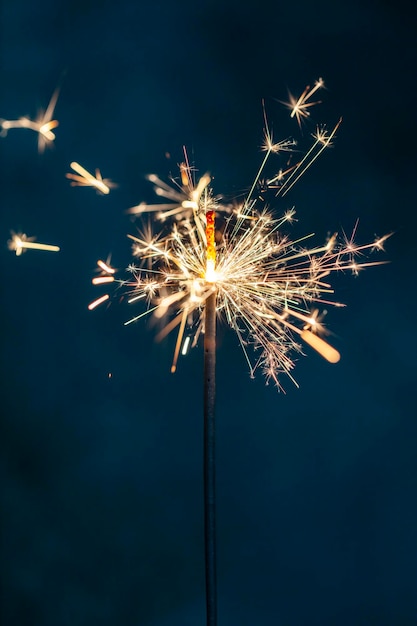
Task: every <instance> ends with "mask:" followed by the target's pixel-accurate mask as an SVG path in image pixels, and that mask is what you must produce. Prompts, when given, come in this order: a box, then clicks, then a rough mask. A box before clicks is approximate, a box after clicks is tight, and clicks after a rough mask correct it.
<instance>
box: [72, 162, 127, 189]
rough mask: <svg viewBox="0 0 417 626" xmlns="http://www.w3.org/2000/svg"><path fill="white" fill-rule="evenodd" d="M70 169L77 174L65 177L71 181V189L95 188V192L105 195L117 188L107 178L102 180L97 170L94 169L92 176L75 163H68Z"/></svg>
mask: <svg viewBox="0 0 417 626" xmlns="http://www.w3.org/2000/svg"><path fill="white" fill-rule="evenodd" d="M70 167H71V168H72V169H73V170H74V172H77V174H72V173H68V174H65V176H66V177H67V178H69V179H70V180H71V186H73V187H95V189H97V191H99V192H100V193H102V194H105V195H107V194H109V193H110V189H112V188H114V187H116V186H117V185H116V184H115V183H113V182H112V181H111V180H109V179H108V178H104V179H103V178H102V176H101V173H100V170H99V169H96V175H95V176H93V174H90V172H88V171H87V170H86V169H85V168H84V167H82V166H81V165H80V164H79V163H77V162H76V161H73V162H72V163H70Z"/></svg>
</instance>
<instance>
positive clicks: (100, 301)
mask: <svg viewBox="0 0 417 626" xmlns="http://www.w3.org/2000/svg"><path fill="white" fill-rule="evenodd" d="M109 298H110V296H109V294H108V293H106V294H104V296H101V297H100V298H97V300H94V301H93V302H90V304H89V305H88V307H87V308H88V310H89V311H92V310H93V309H95V308H96V307H97V306H99V305H100V304H103V302H106V300H108V299H109Z"/></svg>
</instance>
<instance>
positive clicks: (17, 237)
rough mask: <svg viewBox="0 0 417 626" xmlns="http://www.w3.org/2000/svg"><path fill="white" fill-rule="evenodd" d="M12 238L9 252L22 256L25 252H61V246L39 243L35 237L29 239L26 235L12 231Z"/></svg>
mask: <svg viewBox="0 0 417 626" xmlns="http://www.w3.org/2000/svg"><path fill="white" fill-rule="evenodd" d="M11 234H12V238H11V239H10V240H9V241H8V248H9V250H13V251H14V252H16V256H20V255H21V254H22V253H23V252H25V250H28V249H31V250H46V251H47V252H59V250H60V248H59V246H51V245H50V244H47V243H37V242H36V238H35V237H27V236H26V235H25V234H24V233H21V234H16V233H14V232H13V231H12V233H11Z"/></svg>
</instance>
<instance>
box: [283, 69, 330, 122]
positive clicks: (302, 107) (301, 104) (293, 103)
mask: <svg viewBox="0 0 417 626" xmlns="http://www.w3.org/2000/svg"><path fill="white" fill-rule="evenodd" d="M323 87H324V81H323V79H322V78H319V79H318V80H316V82H315V83H314V86H313V87H311V88H310V86H308V87H306V88H305V89H304V91H303V93H302V94H301V96H300V97H299V98H297V99H296V98H295V97H294V96H293V95H292V94H291V93H290V94H289V98H290V101H289V102H281V104H284V105H285V106H286V107H287V108H289V109H290V110H291V117H295V118H296V120H297V123H298V125H299V126H300V127H301V122H302V120H303V119H305V118H308V117H309V116H310V111H309V109H310V107H312V106H314V105H316V104H320V102H321V101H320V100H316V101H315V102H308V101H309V100H310V98H311V97H312V96H313V95H314V94H315V93H316V91H318V90H319V89H322V88H323Z"/></svg>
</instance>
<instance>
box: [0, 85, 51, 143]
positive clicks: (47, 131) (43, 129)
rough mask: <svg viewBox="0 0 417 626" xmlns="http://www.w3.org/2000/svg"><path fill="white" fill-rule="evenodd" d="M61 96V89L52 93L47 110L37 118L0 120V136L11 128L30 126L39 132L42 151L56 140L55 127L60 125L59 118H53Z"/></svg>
mask: <svg viewBox="0 0 417 626" xmlns="http://www.w3.org/2000/svg"><path fill="white" fill-rule="evenodd" d="M58 96H59V89H56V90H55V91H54V93H53V94H52V97H51V100H50V101H49V104H48V106H47V108H46V110H45V111H41V113H40V114H39V116H38V118H37V119H36V120H31V119H30V118H29V117H20V118H19V119H17V120H0V127H1V132H0V136H3V137H5V136H6V135H7V132H8V131H9V130H10V129H11V128H28V129H30V130H33V131H35V132H36V133H38V135H39V136H38V152H39V153H42V152H43V151H44V150H45V147H46V146H47V145H48V144H49V143H52V142H53V141H55V133H53V132H52V131H53V129H54V128H56V127H57V126H58V125H59V122H58V121H57V120H53V119H52V117H53V115H54V110H55V106H56V103H57V100H58Z"/></svg>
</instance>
